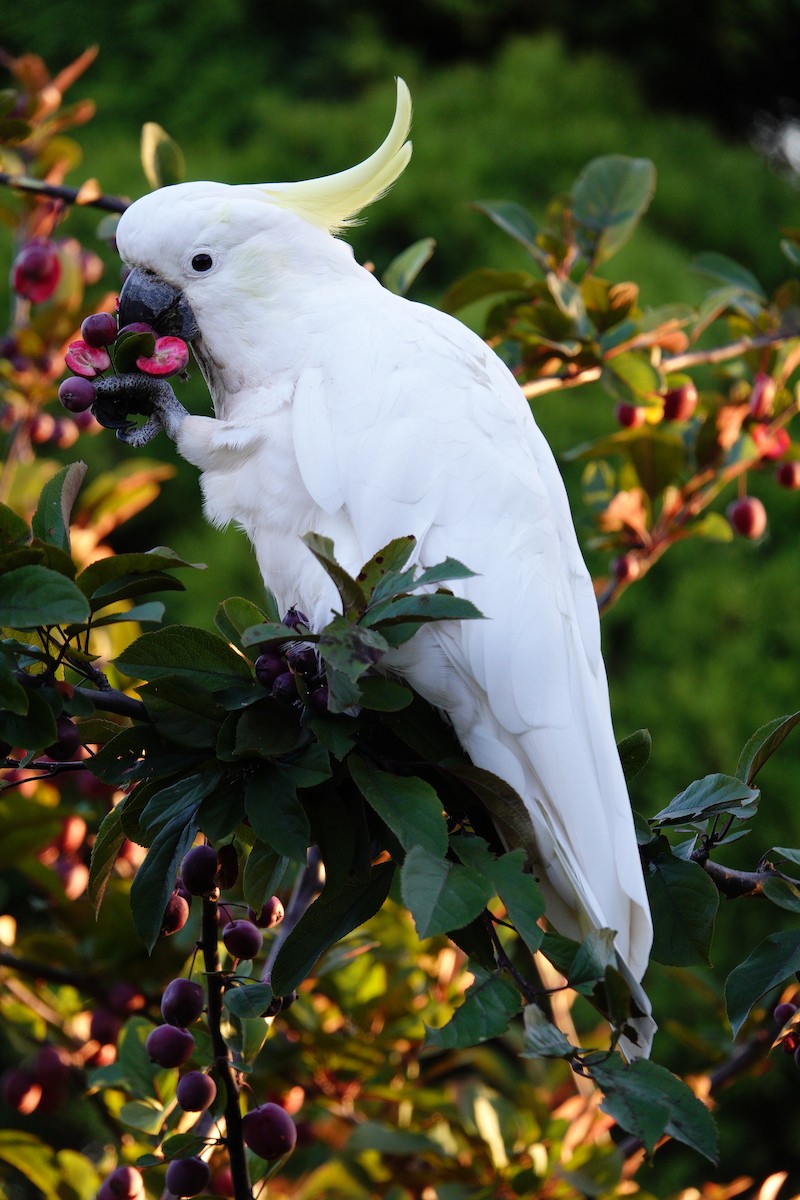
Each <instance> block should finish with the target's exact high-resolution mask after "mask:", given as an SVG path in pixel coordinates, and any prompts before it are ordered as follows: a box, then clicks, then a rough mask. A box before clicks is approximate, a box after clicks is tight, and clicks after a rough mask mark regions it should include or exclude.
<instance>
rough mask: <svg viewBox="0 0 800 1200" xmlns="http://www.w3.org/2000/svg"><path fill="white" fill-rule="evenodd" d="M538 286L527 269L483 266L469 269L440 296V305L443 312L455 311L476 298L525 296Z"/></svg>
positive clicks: (537, 282) (472, 302) (471, 302)
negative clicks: (497, 268)
mask: <svg viewBox="0 0 800 1200" xmlns="http://www.w3.org/2000/svg"><path fill="white" fill-rule="evenodd" d="M539 286H540V285H539V281H538V280H537V279H535V278H534V277H533V275H529V274H528V273H527V271H497V270H493V269H492V268H489V267H484V268H481V269H480V270H478V271H471V272H470V273H469V274H468V275H465V276H464V277H463V279H459V280H458V281H457V282H456V283H454V284H453V286H452V287H451V288H449V289H448V290H447V291H446V292H445V294H444V296H443V297H442V299H441V301H440V307H441V308H442V309H443V310H444V311H445V312H449V313H455V312H459V311H460V310H461V309H462V308H466V307H467V305H469V304H474V303H475V302H476V301H477V300H484V299H485V298H486V297H487V296H499V295H506V294H512V295H513V294H521V295H523V296H527V295H530V294H531V293H532V292H535V291H536V289H537V287H539Z"/></svg>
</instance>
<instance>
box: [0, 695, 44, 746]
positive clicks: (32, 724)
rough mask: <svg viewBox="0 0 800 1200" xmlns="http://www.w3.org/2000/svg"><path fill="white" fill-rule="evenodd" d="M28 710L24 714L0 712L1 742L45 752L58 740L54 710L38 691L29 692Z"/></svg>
mask: <svg viewBox="0 0 800 1200" xmlns="http://www.w3.org/2000/svg"><path fill="white" fill-rule="evenodd" d="M27 699H28V709H27V712H25V713H24V714H19V713H16V712H13V711H12V712H8V711H5V712H0V741H3V742H8V744H9V745H11V746H24V747H25V749H26V750H28V751H31V750H43V749H44V748H45V747H46V746H52V744H53V743H54V742H55V741H56V739H57V736H58V734H57V731H56V720H55V716H54V715H53V710H52V709H51V707H50V705H49V704H48V703H47V701H46V700H44V699H43V698H42V696H41V695H40V694H39V692H38V691H35V690H33V689H28V690H27Z"/></svg>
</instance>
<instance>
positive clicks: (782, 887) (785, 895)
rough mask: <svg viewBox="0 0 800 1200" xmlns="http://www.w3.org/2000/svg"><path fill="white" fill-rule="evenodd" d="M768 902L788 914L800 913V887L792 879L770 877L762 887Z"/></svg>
mask: <svg viewBox="0 0 800 1200" xmlns="http://www.w3.org/2000/svg"><path fill="white" fill-rule="evenodd" d="M761 890H762V892H763V894H764V895H765V896H766V897H767V899H768V900H771V901H772V903H773V904H775V905H776V906H777V907H778V908H783V909H786V911H787V912H800V887H798V886H797V884H796V883H793V882H792V881H791V880H790V879H779V878H778V876H768V877H767V878H766V879H765V880H764V882H763V883H762V885H761Z"/></svg>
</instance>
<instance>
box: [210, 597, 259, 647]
mask: <svg viewBox="0 0 800 1200" xmlns="http://www.w3.org/2000/svg"><path fill="white" fill-rule="evenodd" d="M268 620H269V618H268V616H267V615H266V613H263V612H262V611H261V609H260V608H259V607H258V606H257V605H255V604H253V602H252V601H251V600H245V599H244V598H243V597H242V596H231V598H230V599H229V600H223V601H222V604H220V606H219V608H218V609H217V611H216V614H215V616H214V624H215V625H216V627H217V629H218V630H219V631H220V633H221V634H222V636H223V637H224V638H225V639H226V640H227V641H229V642H233V644H234V646H238V648H239V649H240V650H243V649H244V643H243V641H242V634H243V633H244V631H245V630H246V629H251V628H252V627H253V626H254V625H258V624H259V623H262V622H266V621H268ZM251 657H252V658H254V659H255V658H257V657H258V655H257V654H253V655H252V656H251Z"/></svg>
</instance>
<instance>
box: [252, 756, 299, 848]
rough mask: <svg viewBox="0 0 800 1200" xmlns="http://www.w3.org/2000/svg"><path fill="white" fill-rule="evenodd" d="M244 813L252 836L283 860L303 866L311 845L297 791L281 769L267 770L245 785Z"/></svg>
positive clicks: (264, 769)
mask: <svg viewBox="0 0 800 1200" xmlns="http://www.w3.org/2000/svg"><path fill="white" fill-rule="evenodd" d="M245 811H246V813H247V816H248V818H249V820H250V824H251V825H252V827H253V832H254V833H255V834H256V836H257V837H259V838H260V839H261V840H262V841H263V842H266V843H267V845H268V846H271V847H272V848H273V850H275V851H277V853H278V854H280V855H282V856H283V857H284V858H288V859H291V860H293V861H294V862H301V863H304V862H305V861H306V852H307V850H308V846H309V843H310V841H311V830H310V828H309V824H308V817H307V816H306V811H305V809H304V808H303V806H302V804H301V803H300V801H299V800H298V798H297V787H296V785H295V783H294V781H293V780H292V777H291V775H290V774H289V773H288V772H287V771H286V770H284V769H283V768H282V767H273V766H270V767H268V766H264V767H260V768H259V769H258V771H257V772H256V773H255V774H254V775H252V776H251V777H250V779H248V781H247V783H246V785H245Z"/></svg>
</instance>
